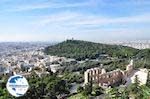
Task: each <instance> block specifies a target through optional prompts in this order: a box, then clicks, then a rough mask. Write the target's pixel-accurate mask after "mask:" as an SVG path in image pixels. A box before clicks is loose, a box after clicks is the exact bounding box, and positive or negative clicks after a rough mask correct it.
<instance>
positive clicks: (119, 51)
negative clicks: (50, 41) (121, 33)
mask: <svg viewBox="0 0 150 99" xmlns="http://www.w3.org/2000/svg"><path fill="white" fill-rule="evenodd" d="M45 52H46V53H47V54H50V55H57V56H63V57H68V58H75V59H77V60H84V59H87V58H88V59H95V58H98V57H100V55H104V54H107V55H109V56H110V57H118V58H131V57H134V56H135V55H136V54H137V53H138V52H139V50H137V49H134V48H131V47H125V46H121V45H107V44H100V43H93V42H87V41H80V40H67V41H64V42H62V43H59V44H56V45H53V46H49V47H47V48H46V49H45Z"/></svg>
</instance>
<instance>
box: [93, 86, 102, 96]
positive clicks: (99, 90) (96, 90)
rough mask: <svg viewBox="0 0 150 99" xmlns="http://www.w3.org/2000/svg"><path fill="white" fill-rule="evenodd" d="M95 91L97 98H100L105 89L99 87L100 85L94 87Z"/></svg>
mask: <svg viewBox="0 0 150 99" xmlns="http://www.w3.org/2000/svg"><path fill="white" fill-rule="evenodd" d="M93 91H94V93H95V96H99V95H101V94H103V93H104V89H103V88H102V87H99V86H98V85H96V86H94V88H93Z"/></svg>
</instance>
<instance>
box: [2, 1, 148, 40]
mask: <svg viewBox="0 0 150 99" xmlns="http://www.w3.org/2000/svg"><path fill="white" fill-rule="evenodd" d="M149 33H150V0H0V41H63V40H65V39H68V38H72V37H73V38H75V39H81V40H90V41H102V40H136V39H137V40H139V39H150V34H149Z"/></svg>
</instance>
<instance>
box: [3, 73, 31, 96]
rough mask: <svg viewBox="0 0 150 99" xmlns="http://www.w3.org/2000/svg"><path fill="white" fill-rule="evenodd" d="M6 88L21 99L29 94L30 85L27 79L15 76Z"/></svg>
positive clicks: (9, 80)
mask: <svg viewBox="0 0 150 99" xmlns="http://www.w3.org/2000/svg"><path fill="white" fill-rule="evenodd" d="M6 87H7V90H8V92H9V93H10V94H11V95H13V96H15V97H20V96H23V95H24V94H25V93H26V92H27V90H28V88H29V84H28V81H27V80H26V78H25V77H23V76H21V75H15V76H11V77H10V78H9V79H8V82H7V85H6Z"/></svg>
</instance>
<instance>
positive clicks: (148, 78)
mask: <svg viewBox="0 0 150 99" xmlns="http://www.w3.org/2000/svg"><path fill="white" fill-rule="evenodd" d="M146 86H147V87H150V71H148V75H147V82H146Z"/></svg>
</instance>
